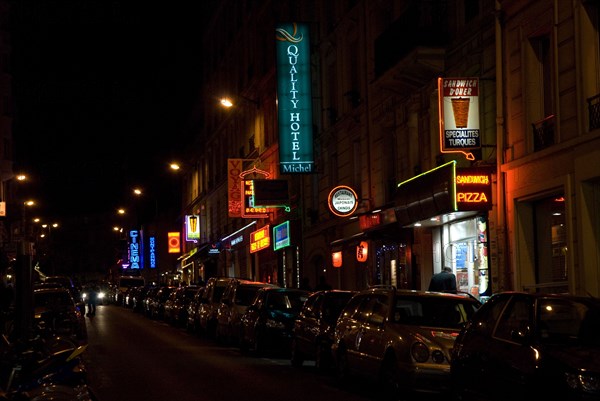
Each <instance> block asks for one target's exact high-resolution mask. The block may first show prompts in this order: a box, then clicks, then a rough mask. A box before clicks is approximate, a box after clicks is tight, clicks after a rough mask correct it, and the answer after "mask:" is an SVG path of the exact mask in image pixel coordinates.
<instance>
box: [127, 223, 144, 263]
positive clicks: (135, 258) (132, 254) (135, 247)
mask: <svg viewBox="0 0 600 401" xmlns="http://www.w3.org/2000/svg"><path fill="white" fill-rule="evenodd" d="M129 238H130V240H129V267H130V268H131V269H139V268H140V263H141V259H140V242H139V231H138V230H131V231H129Z"/></svg>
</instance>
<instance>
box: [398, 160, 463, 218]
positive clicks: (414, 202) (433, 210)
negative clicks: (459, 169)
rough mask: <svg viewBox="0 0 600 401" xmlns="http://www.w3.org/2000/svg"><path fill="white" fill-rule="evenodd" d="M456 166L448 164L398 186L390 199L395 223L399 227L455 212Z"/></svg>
mask: <svg viewBox="0 0 600 401" xmlns="http://www.w3.org/2000/svg"><path fill="white" fill-rule="evenodd" d="M455 176H456V162H455V161H451V162H448V163H446V164H443V165H441V166H439V167H436V168H434V169H432V170H429V171H427V172H425V173H423V174H419V175H417V176H415V177H413V178H411V179H410V180H407V181H404V182H401V183H400V184H398V189H397V190H396V193H395V195H394V204H395V211H396V219H397V221H398V223H399V224H400V225H401V226H406V225H409V224H413V223H416V222H417V221H421V220H425V219H429V218H431V217H433V216H438V215H441V214H445V213H453V212H455V211H456V210H457V208H456V189H455Z"/></svg>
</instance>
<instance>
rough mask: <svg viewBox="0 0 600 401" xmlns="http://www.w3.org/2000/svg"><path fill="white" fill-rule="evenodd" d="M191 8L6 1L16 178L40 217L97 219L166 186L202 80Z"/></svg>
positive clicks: (81, 0)
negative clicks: (138, 189)
mask: <svg viewBox="0 0 600 401" xmlns="http://www.w3.org/2000/svg"><path fill="white" fill-rule="evenodd" d="M193 3H196V2H193V1H181V2H177V1H173V2H166V3H165V2H141V1H140V2H138V1H124V0H123V1H109V0H103V1H100V0H99V1H92V0H54V1H53V0H18V1H12V2H11V22H12V23H11V35H12V39H11V41H12V54H11V63H12V80H13V98H14V101H15V104H16V107H15V110H14V116H15V118H14V125H13V137H14V140H15V152H16V156H15V159H16V160H15V169H22V170H24V171H26V172H29V173H30V174H31V176H32V178H33V181H32V183H31V186H30V190H31V191H32V192H33V193H35V196H36V197H37V198H39V202H40V204H43V205H44V206H43V209H44V210H46V213H54V214H57V215H63V214H69V213H70V214H77V213H96V212H100V213H101V212H104V211H107V210H111V209H113V208H114V207H115V205H118V204H120V203H122V200H123V201H124V200H126V199H125V198H127V197H129V196H130V192H129V191H130V189H131V188H132V187H133V185H135V184H138V183H140V184H142V185H145V186H147V187H149V186H154V188H152V190H154V191H157V192H158V191H160V189H159V187H160V182H161V180H162V179H170V178H165V177H167V176H168V174H169V172H168V171H167V163H168V162H169V160H170V159H171V158H174V157H177V156H178V155H180V154H181V151H182V149H183V146H184V137H183V135H182V134H181V132H182V130H183V126H184V124H185V122H186V119H187V118H188V117H189V113H190V111H191V106H192V104H193V101H194V99H195V97H196V95H197V88H198V78H200V68H201V62H202V55H201V52H200V47H201V28H202V24H203V20H204V17H203V14H202V10H200V7H201V6H198V5H194V4H193ZM200 3H202V2H200ZM161 4H162V6H160V5H161Z"/></svg>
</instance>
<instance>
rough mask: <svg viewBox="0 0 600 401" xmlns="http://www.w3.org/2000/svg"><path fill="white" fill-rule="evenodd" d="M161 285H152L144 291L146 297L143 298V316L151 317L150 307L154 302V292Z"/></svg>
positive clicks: (156, 292)
mask: <svg viewBox="0 0 600 401" xmlns="http://www.w3.org/2000/svg"><path fill="white" fill-rule="evenodd" d="M160 289H161V287H159V286H156V287H152V288H150V289H149V290H148V292H147V293H146V297H145V298H144V301H143V303H144V316H146V317H152V309H153V308H154V305H155V303H156V294H158V291H160Z"/></svg>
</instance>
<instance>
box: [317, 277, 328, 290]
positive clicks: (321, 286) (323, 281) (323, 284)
mask: <svg viewBox="0 0 600 401" xmlns="http://www.w3.org/2000/svg"><path fill="white" fill-rule="evenodd" d="M315 290H317V291H327V290H331V285H330V284H329V283H328V282H327V280H326V279H325V276H320V277H319V282H318V283H317V286H316V287H315Z"/></svg>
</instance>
